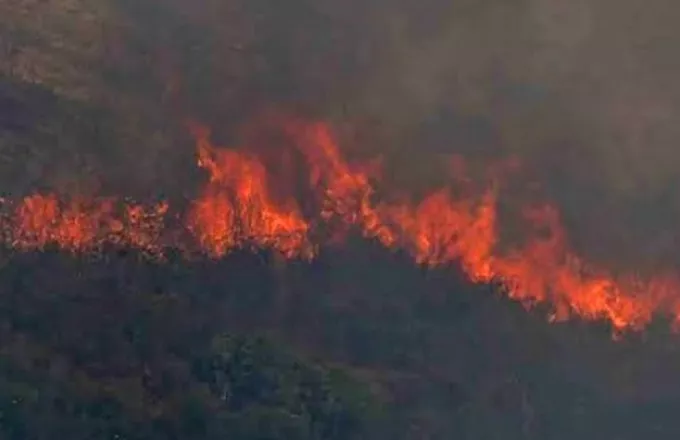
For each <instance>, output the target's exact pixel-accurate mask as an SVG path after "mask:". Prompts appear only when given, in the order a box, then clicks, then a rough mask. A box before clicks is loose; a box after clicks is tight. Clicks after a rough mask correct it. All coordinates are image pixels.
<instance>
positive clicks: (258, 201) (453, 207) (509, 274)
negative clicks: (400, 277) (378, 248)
mask: <svg viewBox="0 0 680 440" xmlns="http://www.w3.org/2000/svg"><path fill="white" fill-rule="evenodd" d="M276 124H278V125H279V127H278V129H279V130H280V131H281V132H282V133H284V134H285V135H286V136H287V137H288V138H290V139H291V140H292V142H290V144H291V145H293V147H291V148H293V149H295V150H296V151H295V153H296V154H297V157H300V158H301V161H302V162H303V164H302V167H303V169H305V170H306V172H307V173H308V175H307V179H306V184H307V186H308V187H309V188H307V191H306V192H305V194H311V195H312V196H311V197H313V198H314V199H315V200H314V203H312V204H311V206H314V207H316V208H317V209H316V212H315V213H312V214H310V213H308V212H307V211H305V212H304V213H303V210H302V209H301V206H302V204H301V200H299V197H300V195H296V194H289V195H287V197H284V198H283V199H281V197H278V196H277V197H273V189H274V188H275V185H276V184H277V182H274V181H273V179H271V176H270V172H271V170H268V169H267V167H266V166H265V164H264V161H262V160H261V158H260V157H258V155H257V154H254V153H251V152H250V151H249V150H247V149H241V148H239V149H228V148H222V147H217V146H215V145H213V144H212V142H211V136H210V132H209V130H208V129H206V128H205V127H202V126H200V125H197V124H194V125H192V126H191V131H192V133H193V135H194V137H195V140H196V149H197V164H198V166H199V167H200V168H201V169H203V170H204V171H205V172H206V174H207V182H206V183H205V185H204V186H203V188H202V190H201V191H200V192H199V196H198V197H197V198H196V200H193V201H191V202H190V203H189V208H188V209H187V211H186V212H177V211H176V210H173V209H172V207H171V206H169V204H168V203H165V202H160V203H157V204H153V205H149V206H147V205H140V204H135V203H132V202H130V201H126V200H116V199H110V198H106V199H104V198H102V199H94V200H83V199H79V198H74V197H60V196H57V195H56V194H34V195H30V196H27V197H25V198H23V199H22V200H17V201H7V200H5V201H4V202H3V205H4V208H5V211H6V212H7V215H5V216H4V217H3V219H2V232H3V239H4V241H5V244H6V246H7V247H10V248H12V249H15V250H17V251H31V250H34V251H35V250H42V249H45V248H48V247H53V248H57V249H60V250H62V251H65V252H71V253H96V252H102V251H104V250H105V249H106V248H107V247H108V246H118V247H125V248H133V249H137V250H140V251H142V253H143V254H144V255H147V256H150V257H153V258H159V259H162V258H163V255H164V253H165V252H167V251H168V250H169V249H173V250H175V251H177V250H179V251H180V252H184V253H186V254H190V253H193V252H195V251H196V250H197V251H198V252H200V253H202V254H203V255H205V256H207V257H210V258H221V257H224V256H225V255H227V254H228V253H230V252H232V251H234V250H237V249H271V250H272V251H275V252H278V253H280V254H282V255H283V256H285V257H287V258H291V259H292V258H302V259H311V258H314V256H315V254H316V252H317V251H318V248H319V247H321V246H325V245H330V244H331V243H337V242H338V238H343V237H346V236H347V234H348V233H350V232H351V231H356V232H359V233H361V234H362V235H363V236H364V237H366V238H368V239H373V240H376V241H378V242H379V243H381V244H382V245H383V246H385V247H387V248H390V249H404V250H406V251H407V252H409V253H410V254H411V255H412V257H413V259H414V261H415V262H416V263H418V264H421V265H426V266H429V267H442V266H446V265H451V264H459V265H460V267H461V268H462V270H463V271H464V272H465V273H466V274H467V275H468V276H469V278H470V279H471V280H472V281H474V282H497V283H500V284H501V285H503V286H504V287H505V291H506V292H507V295H508V296H509V297H511V298H513V299H515V300H517V301H520V302H522V303H523V304H525V305H527V306H532V305H535V304H539V303H545V304H549V305H551V306H552V308H553V310H554V314H553V317H554V319H556V320H563V319H567V318H569V317H570V316H578V317H581V318H584V319H588V320H599V319H606V320H608V321H609V322H610V323H611V324H612V326H613V327H614V329H615V330H616V332H622V331H626V330H639V329H642V328H643V327H644V326H645V325H646V324H648V323H649V322H650V321H651V320H652V319H653V317H654V315H656V314H661V315H668V316H670V317H671V318H672V319H673V320H674V321H675V322H680V280H678V278H676V277H675V276H673V275H664V276H659V277H656V278H648V279H643V278H641V277H638V276H636V275H635V274H624V275H618V274H617V275H616V276H615V275H613V273H611V272H609V271H607V270H605V269H604V268H599V267H595V266H592V265H590V264H587V263H586V262H585V261H583V259H582V258H580V257H579V256H578V255H576V254H575V253H574V252H573V250H572V249H570V247H569V244H568V241H567V237H566V234H565V231H564V229H563V228H562V226H561V224H560V218H559V213H558V211H557V209H556V208H555V207H554V206H551V205H543V206H538V207H536V206H533V207H527V208H525V209H524V211H523V214H524V215H523V217H524V220H525V222H526V224H527V226H529V228H530V230H532V231H534V233H531V234H529V237H528V238H527V239H526V240H524V242H523V244H520V245H517V246H514V247H512V248H510V249H503V250H500V247H501V246H500V244H499V241H500V239H499V230H498V217H499V216H498V208H497V199H498V197H499V194H498V191H497V188H496V186H495V185H492V184H490V185H488V187H486V188H483V189H481V190H479V191H475V192H473V193H472V194H468V193H469V191H466V192H465V196H461V195H460V194H459V193H458V192H454V191H453V189H454V188H453V186H454V185H453V184H452V187H451V188H441V189H439V190H437V191H434V192H433V193H431V194H430V195H428V196H426V197H424V198H423V199H422V200H420V201H415V202H413V201H401V202H395V201H394V200H400V199H398V198H396V197H395V198H394V199H390V200H378V199H377V196H376V191H375V190H376V188H375V187H374V185H377V184H376V183H375V180H374V179H372V178H371V177H370V176H369V175H368V174H367V173H366V172H365V171H364V170H365V168H362V167H361V166H355V165H351V164H350V163H349V162H348V161H347V160H345V158H344V157H343V155H342V154H341V150H340V148H339V146H338V144H337V141H336V138H335V136H334V135H333V132H332V130H331V128H330V127H329V126H328V125H327V124H325V123H321V122H308V121H301V120H295V119H283V120H278V121H277V122H276ZM276 147H277V146H272V148H276ZM281 148H283V147H281ZM286 148H288V147H286ZM280 163H281V164H284V163H285V161H281V162H280ZM281 166H283V165H281ZM455 169H456V170H457V172H458V173H462V172H463V169H464V166H463V164H462V163H461V162H460V160H458V161H456V162H455ZM463 178H464V176H460V175H458V176H455V179H454V180H456V181H461V180H462V179H463ZM380 189H381V190H383V188H380ZM305 206H306V205H305ZM178 219H179V221H177V220H178Z"/></svg>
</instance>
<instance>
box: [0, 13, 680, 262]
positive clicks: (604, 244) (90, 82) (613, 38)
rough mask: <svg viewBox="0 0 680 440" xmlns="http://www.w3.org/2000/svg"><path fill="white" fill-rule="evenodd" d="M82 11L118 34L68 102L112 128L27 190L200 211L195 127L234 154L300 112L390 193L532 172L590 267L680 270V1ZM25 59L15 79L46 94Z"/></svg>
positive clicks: (96, 131) (77, 62)
mask: <svg viewBox="0 0 680 440" xmlns="http://www.w3.org/2000/svg"><path fill="white" fill-rule="evenodd" d="M43 3H45V5H47V6H44V5H43V6H40V5H37V6H36V5H34V6H32V8H33V10H32V11H29V12H27V14H31V15H32V16H33V17H38V16H40V15H39V14H40V13H41V11H42V14H43V15H42V17H43V18H42V19H41V20H42V23H43V26H44V27H46V26H47V27H48V26H49V25H50V22H49V20H50V19H51V18H48V17H53V16H56V15H55V13H54V11H53V10H52V9H50V6H49V5H54V4H56V3H55V2H43ZM77 3H79V4H80V8H81V9H86V10H89V11H90V16H88V17H90V18H87V19H86V18H83V19H82V23H86V22H87V23H91V22H92V20H91V17H92V16H94V17H100V18H101V20H100V22H99V21H98V22H96V23H98V26H99V27H96V26H93V25H92V26H90V25H88V26H90V27H91V28H92V29H100V31H96V32H95V31H94V30H93V31H92V32H91V34H88V35H89V38H90V45H91V46H92V47H93V48H94V49H92V47H90V46H88V49H87V51H85V50H84V51H83V54H85V53H87V54H88V55H87V57H90V58H87V57H86V56H85V55H82V57H81V58H77V57H76V58H74V60H73V61H72V62H73V66H78V67H79V68H80V70H81V71H82V70H83V69H84V68H87V69H90V71H89V72H90V74H91V76H92V78H90V77H87V78H80V77H78V78H76V77H74V78H71V79H70V81H71V83H72V84H71V83H69V82H68V81H66V80H64V81H62V82H61V83H59V84H58V85H59V87H56V86H55V87H53V89H54V90H56V92H57V94H58V95H59V96H66V97H68V99H69V100H70V101H69V102H74V103H76V104H77V105H78V106H80V105H84V106H85V108H86V109H87V111H86V113H88V114H94V115H96V116H93V118H95V119H94V123H93V128H92V129H91V130H90V131H89V132H88V134H87V136H81V135H77V136H76V135H73V136H71V138H72V139H73V141H72V142H73V143H74V144H77V145H79V147H78V148H80V149H81V150H83V151H81V152H79V156H78V157H79V159H77V160H76V159H71V158H65V157H70V156H68V155H66V154H63V153H54V152H53V151H56V150H54V149H51V150H49V151H50V153H49V154H46V155H45V157H43V158H42V159H35V160H38V161H42V162H40V163H39V164H38V165H36V164H35V163H33V162H32V163H31V165H30V166H27V170H22V171H16V170H17V169H18V168H16V167H14V168H12V169H11V170H10V169H9V168H8V173H9V172H10V171H11V175H12V176H14V177H12V179H14V180H17V179H18V180H21V181H22V182H26V184H27V185H29V184H31V185H32V184H34V183H35V182H36V181H39V182H40V183H41V184H46V185H50V186H59V185H62V186H64V185H65V186H67V187H70V186H73V185H75V186H78V187H80V188H83V187H85V188H90V187H92V186H93V185H102V186H104V187H106V185H107V184H109V185H111V186H113V187H115V188H122V189H123V191H125V192H126V193H134V192H135V191H136V190H139V188H144V189H145V190H146V191H147V192H148V190H149V188H156V189H158V188H160V189H161V190H162V192H164V193H168V194H178V193H182V192H185V191H187V187H188V186H189V182H190V181H191V180H192V179H196V174H195V172H194V174H191V172H189V171H188V170H189V169H193V166H189V165H187V164H189V163H193V161H194V160H195V158H194V151H193V148H192V146H191V140H190V137H189V136H187V134H186V130H185V125H184V121H185V118H187V117H190V118H195V119H198V120H201V121H203V122H205V123H207V124H208V125H210V126H212V127H213V128H214V136H215V137H216V142H218V143H219V144H223V145H230V144H238V143H239V133H240V127H242V126H243V125H244V124H245V123H246V122H248V121H250V120H252V118H253V116H254V115H256V114H258V112H260V111H261V110H262V109H263V108H269V107H281V108H286V109H292V110H293V111H295V112H299V113H303V114H308V115H311V116H313V117H314V118H318V119H326V120H329V121H330V122H332V123H333V124H334V126H335V127H336V128H337V129H338V130H339V131H340V133H341V135H342V136H344V139H345V142H344V144H345V145H346V148H347V149H348V151H349V152H351V153H352V154H356V155H360V156H365V157H371V156H374V155H382V156H384V164H385V166H386V171H385V178H386V179H389V180H392V181H394V182H395V184H397V185H401V186H403V187H406V188H416V187H430V186H437V185H439V184H441V183H442V182H443V181H445V179H446V178H447V176H446V174H447V170H446V168H447V167H446V166H445V165H443V163H444V162H443V161H442V155H450V154H453V153H456V154H462V155H463V156H464V157H466V158H467V159H468V160H469V161H471V162H472V163H477V162H478V163H489V162H497V161H498V160H504V159H506V158H508V157H510V156H518V157H519V158H520V159H521V163H522V164H523V165H522V173H520V175H519V180H520V184H519V185H518V186H519V187H520V188H522V187H526V188H529V187H531V188H533V189H534V190H536V188H538V190H537V191H538V193H539V194H541V197H543V198H547V199H549V200H551V201H553V202H555V203H556V204H557V205H558V206H559V207H560V209H561V211H562V214H563V217H564V221H565V223H566V225H567V229H568V231H569V234H570V237H571V240H572V242H573V244H574V246H575V247H576V248H577V249H578V250H579V251H580V252H582V253H585V254H586V255H589V256H591V257H592V258H594V259H596V260H602V261H605V262H607V263H608V264H611V265H613V266H617V265H621V266H624V267H627V268H630V267H634V268H638V269H640V270H642V271H645V270H652V269H657V268H658V267H659V266H664V267H668V266H670V267H672V266H674V265H675V261H676V260H677V259H678V257H680V246H678V245H677V244H678V242H679V238H680V237H679V236H678V227H677V223H678V220H680V203H678V201H677V199H678V197H677V194H676V190H675V188H676V183H677V181H678V174H677V171H676V170H677V169H678V166H679V165H680V152H679V150H678V149H677V148H676V146H675V144H676V143H677V142H678V140H679V139H680V128H678V127H680V123H679V122H680V121H678V115H680V112H679V110H680V109H678V102H680V87H678V85H677V77H678V74H680V65H679V63H678V62H677V61H676V58H677V57H676V56H675V50H676V48H677V47H678V43H680V31H679V30H677V29H678V28H677V25H676V24H677V23H678V21H679V20H678V19H680V7H678V6H677V5H676V4H675V3H673V2H671V1H669V0H650V1H647V2H644V3H642V2H636V1H632V0H623V1H621V0H619V1H614V0H599V1H595V0H574V1H570V2H564V1H558V0H506V1H500V0H475V1H472V0H461V1H456V2H448V1H444V0H422V1H420V2H411V1H405V0H392V1H385V0H372V1H355V0H344V1H339V0H321V1H311V0H294V1H288V2H285V3H283V2H278V1H273V0H249V1H243V0H231V1H228V2H221V1H213V0H203V1H199V2H191V3H188V2H185V1H183V0H182V1H180V0H171V1H165V2H160V1H157V0H143V1H139V0H137V1H131V0H130V1H129V0H121V1H119V2H115V3H114V2H104V3H103V4H105V5H106V6H100V5H99V3H97V5H95V2H92V1H89V0H79V1H78V2H77ZM40 8H42V9H40ZM88 8H89V9H88ZM97 14H99V15H97ZM27 16H28V15H27ZM87 20H90V21H87ZM15 21H16V23H20V20H19V18H17V19H16V20H15ZM17 26H19V24H17ZM54 26H55V29H59V28H58V27H57V25H56V24H55V25H54ZM90 27H88V29H89V28H90ZM55 32H56V31H55ZM53 35H56V34H53ZM59 35H61V34H59ZM61 37H63V38H67V36H66V34H64V35H61ZM67 41H69V40H67ZM25 44H26V47H19V50H18V52H17V53H18V54H19V55H16V56H14V55H13V56H14V58H12V59H13V60H14V61H11V62H10V64H9V67H8V66H6V65H4V64H3V73H5V74H7V72H10V71H11V73H12V75H14V76H17V75H18V76H19V77H21V78H25V77H27V75H28V74H27V73H25V72H24V70H22V66H23V64H22V63H24V62H25V59H24V58H25V57H27V56H28V55H25V54H30V53H31V50H33V49H34V48H32V46H31V44H34V43H32V42H27V43H25ZM12 50H14V49H12ZM46 50H47V52H46V53H48V54H49V53H51V52H49V51H50V50H51V51H52V52H54V51H56V50H57V49H55V48H52V49H46ZM13 53H14V52H13ZM91 54H94V55H91ZM22 57H24V58H22ZM7 59H8V60H9V58H7ZM30 60H31V62H33V63H37V65H38V67H41V66H42V67H44V70H45V71H46V72H48V73H50V74H49V75H48V74H44V76H43V77H42V78H39V79H40V80H39V81H38V80H34V81H33V82H34V83H38V84H46V85H50V81H51V80H52V78H54V77H57V74H56V73H55V72H56V71H55V69H54V67H53V66H51V65H50V64H49V63H48V62H47V61H46V60H48V58H46V57H43V58H40V57H34V58H31V59H30ZM40 63H43V64H40ZM73 66H71V67H73ZM50 69H51V70H50ZM97 69H101V70H102V72H99V70H97ZM39 71H40V69H38V68H35V69H33V73H32V74H33V75H38V73H35V72H39ZM63 72H68V70H67V69H61V70H60V71H59V73H60V74H62V73H63ZM62 76H63V78H66V79H68V78H69V77H68V76H67V75H66V73H63V75H62ZM76 85H77V87H76ZM69 87H70V88H69ZM76 104H73V105H74V106H75V105H76ZM95 104H96V107H97V108H99V110H97V112H92V111H90V107H88V106H95ZM69 105H71V104H69ZM102 106H103V110H102V109H101V107H102ZM78 109H80V107H77V108H76V109H75V110H73V111H74V112H80V113H83V112H82V111H81V110H82V109H81V110H78ZM46 111H47V110H46ZM51 111H53V112H54V113H55V114H57V113H59V114H62V113H63V108H62V107H55V109H53V110H51ZM75 123H76V122H74V121H66V122H64V123H60V124H57V125H58V127H59V129H60V130H62V131H65V132H67V133H68V127H69V126H70V125H69V124H75ZM81 125H82V124H81ZM64 127H66V128H64ZM32 142H34V143H35V142H37V141H36V140H32ZM45 143H46V145H47V144H49V143H50V142H49V139H46V140H45ZM81 146H82V148H81ZM45 148H46V149H47V147H45ZM79 151H80V150H79ZM81 153H82V154H81ZM73 157H75V156H73ZM82 157H84V159H82ZM35 160H34V162H35ZM82 162H85V163H86V164H85V165H83V164H82ZM41 164H42V165H41ZM61 164H63V165H61ZM48 169H49V170H51V171H50V172H49V173H47V172H46V170H48ZM12 170H13V171H12ZM185 174H186V175H188V176H189V177H188V178H186V179H185V178H184V177H183V178H181V179H177V177H176V176H178V175H181V176H184V175H185ZM6 175H7V176H9V175H10V174H7V173H6ZM38 175H40V176H45V175H49V176H50V177H41V179H43V180H47V181H46V182H42V181H40V179H38V178H34V179H32V178H30V176H38ZM92 175H97V176H101V178H98V179H95V180H97V181H100V180H101V181H103V183H102V182H99V183H93V182H92V181H91V180H92V178H91V177H90V176H92ZM74 176H75V177H74ZM8 179H9V177H8ZM72 181H78V182H82V181H85V182H86V183H85V184H83V183H78V184H74V183H72ZM64 182H66V183H64ZM141 192H144V191H141ZM505 203H508V204H512V203H513V199H512V198H510V199H508V200H507V201H506V202H505Z"/></svg>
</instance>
